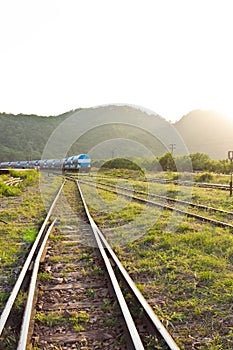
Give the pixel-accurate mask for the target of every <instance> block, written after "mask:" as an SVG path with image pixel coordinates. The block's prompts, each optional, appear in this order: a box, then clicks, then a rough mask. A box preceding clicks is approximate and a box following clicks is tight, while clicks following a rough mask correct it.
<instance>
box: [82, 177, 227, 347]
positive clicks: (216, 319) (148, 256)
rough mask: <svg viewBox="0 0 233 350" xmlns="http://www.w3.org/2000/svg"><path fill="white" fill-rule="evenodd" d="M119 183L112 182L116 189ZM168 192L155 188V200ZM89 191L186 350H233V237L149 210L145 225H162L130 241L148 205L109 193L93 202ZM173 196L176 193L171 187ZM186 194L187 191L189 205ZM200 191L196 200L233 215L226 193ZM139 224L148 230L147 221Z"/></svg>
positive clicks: (96, 212) (120, 251)
mask: <svg viewBox="0 0 233 350" xmlns="http://www.w3.org/2000/svg"><path fill="white" fill-rule="evenodd" d="M117 181H118V179H116V178H115V179H114V178H112V179H111V182H112V183H114V182H115V183H117ZM137 183H138V184H140V187H142V183H140V182H136V181H135V180H132V184H134V185H135V184H137ZM164 186H166V187H167V185H162V184H153V190H154V191H155V193H156V194H157V193H162V192H166V191H167V189H166V191H165V189H164ZM82 190H83V192H84V196H85V198H87V202H88V205H89V208H90V211H91V213H92V215H93V216H94V218H95V220H96V222H97V223H98V224H99V225H100V227H102V229H103V232H104V233H105V234H106V236H107V238H108V239H110V240H111V241H112V242H113V244H114V246H115V251H116V253H117V255H118V256H119V258H120V259H121V261H122V263H123V264H124V265H125V267H126V269H127V270H128V272H129V273H130V274H131V276H132V278H133V279H134V280H135V281H136V282H137V285H138V288H139V289H140V290H141V291H142V293H143V294H144V296H145V297H146V298H147V299H148V300H149V302H150V304H151V306H152V307H153V309H154V310H155V312H156V314H157V315H158V316H159V318H160V320H161V321H162V322H163V323H164V325H165V326H166V327H168V329H169V330H170V331H171V333H172V334H173V336H174V338H175V340H176V341H177V343H178V345H179V346H180V347H181V349H185V350H186V349H203V350H204V349H211V350H215V349H216V350H217V349H224V350H230V349H232V348H233V309H232V304H233V303H232V302H233V272H232V271H233V269H232V267H233V233H232V232H231V231H230V230H229V229H225V228H218V227H214V226H212V225H210V224H207V223H201V222H198V221H196V220H194V219H191V218H190V219H188V218H186V217H183V218H182V220H180V219H181V218H180V217H179V215H176V216H175V217H174V216H173V217H171V212H169V211H166V210H158V209H156V208H153V207H151V208H148V207H147V214H148V216H146V215H145V216H144V219H145V220H146V219H147V217H148V218H149V217H155V218H156V222H155V223H154V224H153V225H152V226H151V227H149V228H147V229H146V230H145V232H143V234H142V235H141V236H138V232H137V231H138V227H139V225H137V226H135V231H134V235H135V236H134V239H131V240H128V235H129V233H128V232H127V231H126V230H124V225H125V224H126V223H130V222H134V221H135V220H137V219H138V218H139V217H140V213H142V211H143V208H144V207H143V205H142V204H139V203H135V202H132V201H131V202H130V201H127V200H125V199H123V198H120V197H119V198H117V197H116V196H115V197H113V196H112V194H109V193H107V192H105V191H103V190H98V195H96V196H95V197H94V196H93V193H94V191H93V188H91V187H88V185H82ZM170 190H174V191H175V190H177V189H175V187H174V185H172V186H171V185H169V191H170ZM185 191H186V190H185V189H184V191H181V196H183V199H186V194H185ZM193 193H194V201H195V202H200V203H201V204H207V205H211V206H216V207H221V208H224V209H225V210H228V211H230V210H231V209H232V207H233V203H232V201H231V200H230V198H229V197H227V196H226V192H224V191H217V190H209V189H208V190H207V189H200V188H194V189H193ZM100 194H101V195H100ZM174 194H175V193H174ZM217 194H218V195H217ZM98 196H99V197H100V198H98ZM112 200H113V202H112V203H111V201H112ZM103 202H104V204H105V205H106V207H104V205H103ZM116 202H117V205H118V210H116V208H117V206H116ZM169 221H170V222H172V223H173V225H176V229H175V230H174V232H173V231H171V230H169V229H168V226H167V223H168V222H169ZM140 224H141V228H142V227H143V222H141V223H140ZM144 224H145V222H144ZM169 227H170V228H171V227H172V226H171V225H170V226H169ZM130 237H131V238H133V232H132V231H131V232H130Z"/></svg>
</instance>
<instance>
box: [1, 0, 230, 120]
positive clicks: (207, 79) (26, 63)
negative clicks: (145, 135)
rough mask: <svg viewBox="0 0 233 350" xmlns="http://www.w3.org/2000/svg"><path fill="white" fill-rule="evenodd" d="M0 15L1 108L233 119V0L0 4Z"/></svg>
mask: <svg viewBox="0 0 233 350" xmlns="http://www.w3.org/2000/svg"><path fill="white" fill-rule="evenodd" d="M0 13H1V21H0V33H1V34H0V50H1V52H0V112H12V113H20V112H22V113H29V114H31V113H35V114H41V115H51V114H52V115H56V114H59V113H63V112H66V111H69V110H71V109H75V108H78V107H93V106H97V105H102V104H111V103H123V104H124V103H126V104H133V105H138V106H141V107H144V108H146V109H149V110H151V111H154V112H156V113H159V114H160V115H161V116H163V117H165V118H166V119H168V120H172V121H174V120H177V119H180V117H181V116H182V115H184V114H186V113H188V112H189V111H191V110H192V109H200V108H203V109H212V110H216V111H219V112H222V113H224V114H226V115H229V116H232V117H233V91H232V90H233V89H232V85H233V47H232V45H233V40H232V33H233V20H232V1H231V0H229V1H226V0H219V1H214V0H170V1H169V0H140V1H137V0H115V1H114V0H38V1H36V0H20V1H19V0H0Z"/></svg>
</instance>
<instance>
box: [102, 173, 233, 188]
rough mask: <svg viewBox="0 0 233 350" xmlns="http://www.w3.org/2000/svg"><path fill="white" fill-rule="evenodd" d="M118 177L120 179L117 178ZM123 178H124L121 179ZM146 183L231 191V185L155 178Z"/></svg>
mask: <svg viewBox="0 0 233 350" xmlns="http://www.w3.org/2000/svg"><path fill="white" fill-rule="evenodd" d="M116 177H120V176H117V175H116ZM102 178H106V179H110V177H108V176H102ZM121 178H122V177H121ZM146 182H152V183H161V184H174V185H179V186H188V187H203V188H213V189H217V190H223V191H229V190H230V185H225V184H216V183H209V182H196V181H185V180H184V181H182V180H167V179H155V178H148V179H147V180H146Z"/></svg>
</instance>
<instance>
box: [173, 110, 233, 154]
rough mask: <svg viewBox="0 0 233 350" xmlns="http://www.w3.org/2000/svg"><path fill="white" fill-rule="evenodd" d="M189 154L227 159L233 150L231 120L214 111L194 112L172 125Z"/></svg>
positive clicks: (232, 124) (232, 123)
mask: <svg viewBox="0 0 233 350" xmlns="http://www.w3.org/2000/svg"><path fill="white" fill-rule="evenodd" d="M173 125H174V127H175V128H176V129H177V131H178V132H179V133H180V135H181V136H182V138H183V139H184V142H185V144H186V146H187V148H188V150H189V152H190V153H197V152H200V153H205V154H208V155H209V156H210V157H211V158H212V159H225V158H227V152H228V150H233V120H231V119H230V118H228V117H226V116H224V115H222V114H220V113H216V112H214V111H204V110H194V111H192V112H190V113H188V114H187V115H185V116H183V117H182V118H181V119H180V120H179V121H178V122H176V123H175V124H173Z"/></svg>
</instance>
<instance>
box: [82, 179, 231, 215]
mask: <svg viewBox="0 0 233 350" xmlns="http://www.w3.org/2000/svg"><path fill="white" fill-rule="evenodd" d="M86 181H87V182H89V183H90V182H92V183H95V181H94V180H91V179H87V180H86ZM98 184H100V185H103V186H108V187H111V188H115V186H114V185H111V184H109V183H108V184H106V183H103V182H100V181H98ZM117 187H118V188H119V189H121V190H123V191H126V192H129V193H134V192H136V193H138V194H139V195H143V196H145V195H147V193H146V192H143V191H135V190H134V191H133V190H130V189H128V188H126V187H123V186H118V185H117ZM150 197H152V198H153V197H154V198H159V199H163V200H166V201H167V202H171V203H177V204H183V205H185V206H189V207H193V208H197V209H201V210H206V211H212V212H215V213H220V214H225V215H228V216H233V212H231V211H227V210H223V209H219V208H215V207H209V206H207V205H203V204H197V203H193V202H189V201H184V200H180V199H175V198H172V197H168V196H162V195H158V194H155V193H150Z"/></svg>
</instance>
